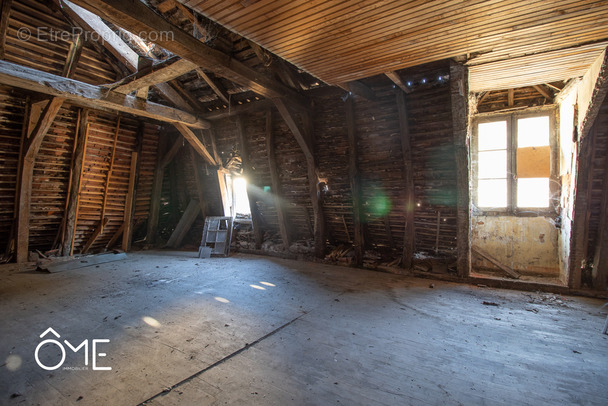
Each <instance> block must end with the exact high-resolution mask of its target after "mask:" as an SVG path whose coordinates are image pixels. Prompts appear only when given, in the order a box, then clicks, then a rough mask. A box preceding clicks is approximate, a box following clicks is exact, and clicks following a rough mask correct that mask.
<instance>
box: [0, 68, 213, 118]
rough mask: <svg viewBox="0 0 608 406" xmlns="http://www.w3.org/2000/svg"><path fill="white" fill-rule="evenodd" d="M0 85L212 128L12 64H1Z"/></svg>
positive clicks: (182, 113)
mask: <svg viewBox="0 0 608 406" xmlns="http://www.w3.org/2000/svg"><path fill="white" fill-rule="evenodd" d="M0 84H3V85H8V86H13V87H18V88H22V89H26V90H31V91H34V92H39V93H43V94H47V95H49V96H55V97H60V98H64V99H66V100H70V101H72V102H73V103H74V104H77V105H79V106H83V107H90V108H93V109H98V110H111V111H118V112H122V113H128V114H133V115H135V116H140V117H146V118H149V119H153V120H158V121H164V122H168V123H172V124H184V125H185V126H189V127H194V128H209V126H210V123H209V122H208V121H206V120H202V119H200V118H198V117H196V116H195V115H193V114H191V113H188V112H185V111H181V110H177V109H174V108H171V107H167V106H163V105H160V104H156V103H152V102H147V101H145V100H141V99H138V98H137V97H134V96H128V95H123V94H120V93H117V92H113V91H110V90H107V89H104V88H103V87H100V86H94V85H89V84H87V83H83V82H79V81H76V80H73V79H68V78H64V77H61V76H57V75H53V74H50V73H46V72H41V71H38V70H36V69H31V68H27V67H25V66H21V65H17V64H14V63H11V62H6V61H0Z"/></svg>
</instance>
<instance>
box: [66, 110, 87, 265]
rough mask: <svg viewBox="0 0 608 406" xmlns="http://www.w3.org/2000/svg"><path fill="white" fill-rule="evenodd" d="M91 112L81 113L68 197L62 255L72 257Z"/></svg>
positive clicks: (83, 111)
mask: <svg viewBox="0 0 608 406" xmlns="http://www.w3.org/2000/svg"><path fill="white" fill-rule="evenodd" d="M88 120H89V110H87V109H84V110H82V111H81V112H80V123H79V124H78V134H77V139H76V149H75V150H74V163H73V165H72V176H73V179H72V184H73V186H72V188H71V189H70V194H69V197H68V209H67V211H66V214H65V217H66V229H65V235H64V238H63V246H62V249H61V255H63V256H71V255H72V254H73V253H74V240H75V238H76V226H77V223H78V208H79V199H80V187H81V185H82V175H83V171H84V167H85V157H86V150H87V141H88V138H89V122H88Z"/></svg>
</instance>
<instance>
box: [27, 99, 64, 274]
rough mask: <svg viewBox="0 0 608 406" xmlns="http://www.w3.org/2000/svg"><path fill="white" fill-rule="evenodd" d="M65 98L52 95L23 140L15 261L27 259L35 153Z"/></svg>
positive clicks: (36, 153)
mask: <svg viewBox="0 0 608 406" xmlns="http://www.w3.org/2000/svg"><path fill="white" fill-rule="evenodd" d="M64 100H65V99H63V98H60V97H53V98H52V99H50V100H49V101H48V103H47V105H46V107H45V108H44V111H43V112H42V114H41V115H40V118H39V119H38V121H37V123H36V127H35V128H34V129H33V131H32V133H31V134H30V136H29V138H27V139H26V140H25V143H24V148H23V161H22V164H21V168H19V169H20V171H21V175H20V176H19V185H18V186H17V187H18V199H19V204H18V206H17V211H18V214H17V239H16V242H17V247H16V253H17V262H18V263H22V262H26V261H27V260H28V244H29V236H30V233H29V227H30V204H31V200H32V182H33V179H34V163H35V161H36V155H38V150H40V146H41V145H42V141H43V139H44V136H45V135H46V133H47V132H48V130H49V129H50V128H51V125H52V124H53V121H54V120H55V117H56V116H57V113H58V112H59V109H60V108H61V106H62V105H63V102H64Z"/></svg>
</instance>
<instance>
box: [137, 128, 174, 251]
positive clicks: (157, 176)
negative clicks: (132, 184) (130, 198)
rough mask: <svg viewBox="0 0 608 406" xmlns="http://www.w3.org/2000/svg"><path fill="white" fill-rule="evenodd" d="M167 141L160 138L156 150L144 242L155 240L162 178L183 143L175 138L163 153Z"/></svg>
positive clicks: (152, 242) (150, 242)
mask: <svg viewBox="0 0 608 406" xmlns="http://www.w3.org/2000/svg"><path fill="white" fill-rule="evenodd" d="M166 144H167V142H166V139H164V138H161V142H160V143H159V147H158V152H157V161H156V169H155V170H154V183H153V184H152V194H151V196H150V213H149V214H148V231H147V235H146V242H147V243H148V244H154V242H155V241H156V233H157V231H158V215H159V213H160V199H161V195H162V193H163V178H164V177H165V168H166V167H167V165H169V163H171V161H172V160H173V158H175V155H177V153H178V152H179V150H180V148H181V147H182V145H183V141H182V139H181V138H178V139H177V140H175V142H174V143H173V145H172V146H171V148H170V149H169V151H167V152H166V153H165V154H164V155H163V151H164V150H165V146H166Z"/></svg>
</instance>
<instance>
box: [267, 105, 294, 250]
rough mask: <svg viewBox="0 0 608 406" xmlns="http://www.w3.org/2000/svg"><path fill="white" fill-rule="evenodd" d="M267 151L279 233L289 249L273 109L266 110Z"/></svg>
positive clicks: (289, 239)
mask: <svg viewBox="0 0 608 406" xmlns="http://www.w3.org/2000/svg"><path fill="white" fill-rule="evenodd" d="M266 151H267V153H268V167H269V169H270V183H271V185H272V194H273V196H272V197H273V200H274V207H275V209H276V211H277V218H278V220H279V231H280V233H281V239H282V240H283V247H284V248H285V249H289V247H290V246H291V235H290V229H289V225H288V222H287V217H286V216H285V208H284V206H283V200H282V199H281V180H280V178H279V170H278V167H277V158H276V153H275V146H274V134H273V131H272V109H268V110H266Z"/></svg>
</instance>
